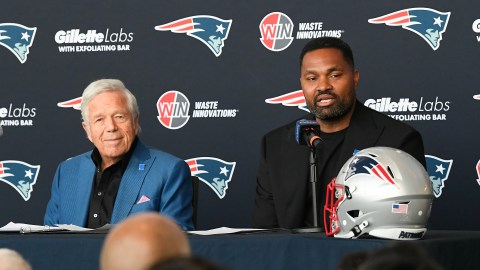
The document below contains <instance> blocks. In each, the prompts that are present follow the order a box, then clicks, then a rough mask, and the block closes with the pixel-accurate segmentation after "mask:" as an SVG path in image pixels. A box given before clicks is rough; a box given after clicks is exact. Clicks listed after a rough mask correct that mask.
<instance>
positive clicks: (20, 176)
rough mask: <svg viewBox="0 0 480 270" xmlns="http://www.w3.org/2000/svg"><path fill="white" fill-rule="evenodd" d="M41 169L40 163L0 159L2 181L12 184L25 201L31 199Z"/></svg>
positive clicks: (0, 178) (0, 177)
mask: <svg viewBox="0 0 480 270" xmlns="http://www.w3.org/2000/svg"><path fill="white" fill-rule="evenodd" d="M39 171H40V165H30V164H28V163H26V162H23V161H18V160H5V161H0V181H2V182H5V183H7V184H9V185H10V186H12V187H13V188H14V189H15V190H16V191H18V193H19V194H20V195H21V196H22V198H23V199H24V200H25V201H28V200H29V199H30V196H31V193H32V191H33V185H35V183H36V182H37V176H38V172H39Z"/></svg>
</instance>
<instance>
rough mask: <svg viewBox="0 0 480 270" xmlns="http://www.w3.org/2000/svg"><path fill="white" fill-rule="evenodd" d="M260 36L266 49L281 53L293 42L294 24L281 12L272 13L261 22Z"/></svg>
mask: <svg viewBox="0 0 480 270" xmlns="http://www.w3.org/2000/svg"><path fill="white" fill-rule="evenodd" d="M259 27H260V34H261V35H262V38H260V41H261V42H262V44H263V46H265V48H267V49H269V50H271V51H274V52H279V51H283V50H285V49H286V48H288V46H290V44H291V43H292V41H293V22H292V20H290V18H289V17H288V16H287V15H285V14H283V13H281V12H272V13H270V14H268V15H267V16H265V17H264V18H263V20H262V21H261V22H260V26H259Z"/></svg>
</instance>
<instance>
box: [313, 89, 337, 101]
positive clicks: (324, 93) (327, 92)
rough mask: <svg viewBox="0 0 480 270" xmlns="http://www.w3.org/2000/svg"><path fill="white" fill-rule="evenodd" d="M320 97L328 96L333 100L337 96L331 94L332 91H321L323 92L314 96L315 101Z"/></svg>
mask: <svg viewBox="0 0 480 270" xmlns="http://www.w3.org/2000/svg"><path fill="white" fill-rule="evenodd" d="M320 95H330V96H332V97H334V98H337V97H338V96H337V94H335V93H333V92H332V90H323V91H319V92H317V93H316V94H315V100H317V99H318V97H319V96H320Z"/></svg>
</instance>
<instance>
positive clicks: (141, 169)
mask: <svg viewBox="0 0 480 270" xmlns="http://www.w3.org/2000/svg"><path fill="white" fill-rule="evenodd" d="M138 170H139V171H143V170H145V164H143V163H142V164H138Z"/></svg>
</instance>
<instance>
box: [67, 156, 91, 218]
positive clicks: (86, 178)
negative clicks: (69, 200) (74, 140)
mask: <svg viewBox="0 0 480 270" xmlns="http://www.w3.org/2000/svg"><path fill="white" fill-rule="evenodd" d="M78 170H79V171H78V175H79V177H78V181H77V182H76V183H75V184H76V185H77V186H76V188H75V189H74V190H75V191H76V192H75V195H74V196H75V197H74V198H73V200H74V203H73V204H72V205H73V207H74V209H73V211H70V213H71V215H72V216H71V217H70V218H69V220H73V222H72V223H73V224H75V225H78V226H85V225H86V223H87V215H88V207H89V205H90V196H91V192H92V183H93V176H94V175H95V165H94V164H93V161H92V159H91V158H90V154H88V155H86V156H85V158H83V159H82V160H81V161H80V164H79V168H78Z"/></svg>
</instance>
